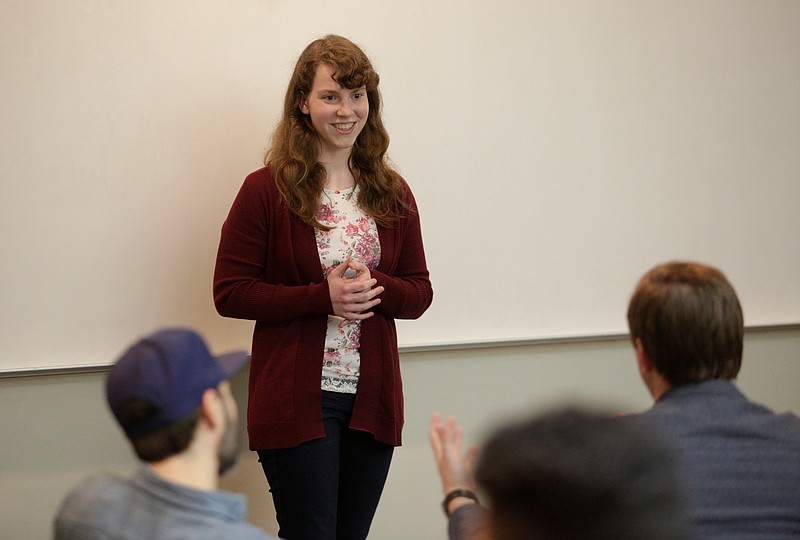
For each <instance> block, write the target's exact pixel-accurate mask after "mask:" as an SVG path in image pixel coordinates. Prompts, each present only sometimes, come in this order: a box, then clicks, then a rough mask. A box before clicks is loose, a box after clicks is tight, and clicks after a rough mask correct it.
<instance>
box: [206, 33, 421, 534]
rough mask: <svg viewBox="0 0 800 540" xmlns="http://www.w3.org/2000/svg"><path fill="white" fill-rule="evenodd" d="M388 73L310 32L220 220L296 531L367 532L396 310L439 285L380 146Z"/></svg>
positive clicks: (397, 416)
mask: <svg viewBox="0 0 800 540" xmlns="http://www.w3.org/2000/svg"><path fill="white" fill-rule="evenodd" d="M378 82H379V77H378V74H377V73H375V71H374V70H373V68H372V65H371V63H370V61H369V59H368V58H367V56H366V55H365V54H364V52H363V51H362V50H361V49H360V48H359V47H358V46H356V45H355V44H353V43H352V42H351V41H349V40H347V39H345V38H343V37H339V36H327V37H325V38H323V39H318V40H316V41H314V42H312V43H311V44H310V45H309V46H308V47H307V48H306V49H305V50H304V51H303V53H302V54H301V56H300V58H299V60H298V61H297V64H296V66H295V69H294V73H293V74H292V78H291V80H290V82H289V87H288V89H287V91H286V98H285V102H284V109H283V115H282V118H281V120H280V122H279V124H278V126H277V127H276V129H275V132H274V134H273V136H272V141H271V148H270V149H269V151H268V152H267V155H266V158H265V163H266V167H264V168H262V169H260V170H258V171H256V172H254V173H252V174H250V175H249V176H248V177H247V178H246V180H245V182H244V184H243V185H242V188H241V190H240V191H239V194H238V195H237V197H236V199H235V201H234V203H233V205H232V207H231V210H230V213H229V215H228V218H227V220H226V221H225V223H224V225H223V227H222V237H221V240H220V246H219V252H218V255H217V264H216V270H215V275H214V301H215V304H216V306H217V310H218V311H219V313H220V314H221V315H223V316H226V317H235V318H241V319H251V320H255V321H256V323H255V330H254V334H253V346H252V361H251V366H250V384H249V394H250V395H249V399H248V416H247V418H248V422H247V423H248V434H249V439H250V448H251V449H252V450H255V451H257V452H258V455H259V461H260V462H261V465H262V467H263V469H264V473H265V475H266V477H267V481H268V482H269V485H270V491H271V492H272V497H273V500H274V502H275V510H276V515H277V520H278V524H279V526H280V531H279V536H280V537H282V538H287V539H290V540H300V539H313V540H320V539H336V538H338V539H347V540H350V539H361V538H366V536H367V533H368V531H369V527H370V524H371V522H372V518H373V515H374V513H375V509H376V507H377V505H378V500H379V499H380V495H381V491H382V490H383V486H384V483H385V481H386V476H387V474H388V471H389V464H390V462H391V458H392V451H393V448H394V446H397V445H399V444H400V442H401V431H402V427H403V395H402V383H401V380H400V367H399V355H398V349H397V335H396V331H395V324H394V319H398V318H400V319H415V318H418V317H419V316H421V315H422V314H423V313H424V312H425V310H426V309H427V308H428V306H429V305H430V303H431V301H432V299H433V290H432V288H431V284H430V281H429V279H428V269H427V266H426V263H425V253H424V250H423V245H422V235H421V231H420V221H419V215H418V213H417V208H416V203H415V201H414V197H413V195H412V193H411V190H410V189H409V187H408V185H407V184H406V183H405V181H403V179H402V178H401V177H400V176H399V175H398V174H397V172H395V171H394V170H393V169H392V168H391V167H390V166H389V165H388V164H387V161H386V158H385V154H386V150H387V148H388V145H389V137H388V134H387V133H386V130H385V128H384V127H383V122H382V120H381V96H380V93H379V91H378Z"/></svg>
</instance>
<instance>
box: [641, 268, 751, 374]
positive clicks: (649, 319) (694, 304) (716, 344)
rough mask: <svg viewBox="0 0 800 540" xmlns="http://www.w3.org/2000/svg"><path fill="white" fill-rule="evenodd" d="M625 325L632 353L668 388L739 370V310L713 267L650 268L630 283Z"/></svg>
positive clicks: (741, 330) (741, 321) (732, 293)
mask: <svg viewBox="0 0 800 540" xmlns="http://www.w3.org/2000/svg"><path fill="white" fill-rule="evenodd" d="M628 326H629V328H630V333H631V339H632V340H633V343H634V346H635V347H637V354H642V355H645V356H646V358H647V361H648V362H649V363H652V366H653V367H654V369H655V370H656V371H657V372H658V373H659V374H660V375H661V376H662V377H663V378H664V379H665V380H666V381H667V383H669V385H670V386H682V385H686V384H692V383H698V382H702V381H706V380H710V379H727V380H732V379H735V378H736V376H737V374H738V373H739V368H740V367H741V364H742V348H743V340H744V319H743V316H742V308H741V306H740V304H739V299H738V298H737V296H736V291H734V289H733V287H732V286H731V284H730V283H729V282H728V280H727V279H726V278H725V276H724V275H723V274H722V272H720V271H719V270H717V269H716V268H713V267H711V266H707V265H704V264H699V263H692V262H670V263H666V264H661V265H658V266H656V267H655V268H653V269H652V270H650V271H649V272H647V273H646V274H645V275H644V276H643V277H642V278H641V279H640V280H639V283H638V285H637V286H636V290H635V291H634V293H633V296H632V298H631V301H630V304H629V305H628ZM640 363H641V361H640Z"/></svg>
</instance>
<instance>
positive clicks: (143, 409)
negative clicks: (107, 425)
mask: <svg viewBox="0 0 800 540" xmlns="http://www.w3.org/2000/svg"><path fill="white" fill-rule="evenodd" d="M156 412H157V408H156V406H155V405H154V404H153V403H152V402H150V401H148V400H144V399H129V400H128V401H126V402H125V403H123V404H122V406H120V408H119V410H118V411H117V412H116V413H115V414H116V415H117V418H118V420H119V423H120V424H121V425H122V426H125V425H129V424H138V423H141V422H144V421H146V420H147V419H148V418H150V417H151V416H153V415H154V414H155V413H156ZM199 420H200V409H199V408H198V409H197V410H195V411H194V412H192V413H190V414H189V415H187V416H186V417H184V418H182V419H181V420H178V421H177V422H173V423H171V424H167V425H166V426H163V427H160V428H158V429H156V430H155V431H152V432H150V433H148V434H146V435H143V436H141V437H136V438H134V439H131V445H132V446H133V450H134V451H135V452H136V455H137V456H139V459H141V460H142V461H148V462H157V461H161V460H164V459H166V458H168V457H170V456H174V455H177V454H180V453H181V452H183V451H184V450H186V449H187V448H188V447H189V444H190V443H191V442H192V439H193V438H194V432H195V429H196V428H197V423H198V422H199Z"/></svg>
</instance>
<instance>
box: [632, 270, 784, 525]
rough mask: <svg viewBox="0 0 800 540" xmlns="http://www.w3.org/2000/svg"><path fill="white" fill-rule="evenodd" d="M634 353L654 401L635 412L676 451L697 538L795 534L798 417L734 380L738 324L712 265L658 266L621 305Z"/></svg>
mask: <svg viewBox="0 0 800 540" xmlns="http://www.w3.org/2000/svg"><path fill="white" fill-rule="evenodd" d="M628 325H629V327H630V331H631V338H632V339H633V344H634V347H635V348H636V359H637V363H638V366H639V372H640V373H641V376H642V379H643V381H644V383H645V385H646V386H647V388H648V389H649V390H650V393H651V394H652V396H653V399H654V400H655V404H654V405H653V407H652V408H651V409H649V410H648V411H646V412H645V413H643V414H642V415H641V417H642V418H643V419H644V420H645V421H647V423H648V424H650V425H652V426H654V427H655V428H656V429H657V430H659V431H660V432H662V433H664V435H665V436H666V437H667V438H669V439H670V440H671V441H674V442H675V444H676V445H677V447H678V450H679V451H680V455H681V457H682V462H683V467H684V478H685V481H686V483H687V484H686V485H687V488H688V495H689V499H688V502H689V504H690V507H689V511H690V518H691V521H692V525H693V528H694V531H693V532H694V534H695V535H696V537H698V538H703V539H714V538H725V539H737V538H771V539H779V538H800V418H798V417H797V416H795V415H794V414H790V413H785V414H775V413H774V412H772V411H771V410H769V409H767V408H766V407H763V406H761V405H758V404H756V403H753V402H751V401H749V400H748V399H747V398H746V397H745V396H744V395H743V394H742V393H741V392H740V391H739V390H738V389H737V388H736V386H735V385H734V383H733V381H734V379H735V378H736V376H737V374H738V373H739V368H740V366H741V362H742V349H743V334H744V324H743V317H742V309H741V306H740V305H739V300H738V298H737V296H736V292H735V291H734V290H733V287H732V286H731V284H730V283H729V282H728V280H727V279H726V278H725V276H724V275H723V274H722V273H721V272H720V271H719V270H717V269H716V268H712V267H709V266H705V265H702V264H696V263H682V262H674V263H669V264H663V265H659V266H657V267H655V268H654V269H652V270H650V271H649V272H647V273H646V274H645V275H644V277H642V279H641V280H640V281H639V284H638V286H637V287H636V290H635V291H634V293H633V297H632V298H631V301H630V304H629V307H628Z"/></svg>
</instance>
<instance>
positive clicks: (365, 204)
mask: <svg viewBox="0 0 800 540" xmlns="http://www.w3.org/2000/svg"><path fill="white" fill-rule="evenodd" d="M320 64H325V65H328V66H330V68H331V70H332V71H333V77H334V79H335V80H336V82H338V83H339V84H340V85H342V86H343V87H344V88H348V89H353V88H360V87H362V86H365V87H366V89H367V99H368V100H369V114H368V116H367V122H366V124H365V125H364V128H363V129H362V131H361V133H360V134H359V136H358V138H357V139H356V142H355V144H354V146H353V149H352V151H351V154H350V169H351V171H352V172H353V176H354V178H355V181H356V185H357V186H358V187H359V198H358V204H359V206H360V207H361V209H362V210H363V211H364V212H365V213H366V214H368V215H369V216H370V217H372V218H373V219H374V220H375V222H376V223H378V224H380V225H382V226H391V225H392V224H394V223H395V222H396V221H397V220H399V219H400V218H402V217H403V215H404V213H405V212H406V211H407V210H408V203H407V202H406V198H405V192H404V190H405V187H404V185H403V182H402V180H401V179H400V175H399V174H398V173H397V172H396V171H395V170H394V169H392V168H391V167H390V166H389V164H388V162H387V158H386V150H387V149H388V147H389V134H388V133H387V132H386V128H384V126H383V121H382V120H381V94H380V91H379V90H378V83H379V81H380V77H379V76H378V74H377V73H376V72H375V70H374V69H373V67H372V64H371V63H370V61H369V58H367V55H366V54H364V52H363V51H362V50H361V49H360V48H359V47H358V46H357V45H356V44H354V43H353V42H351V41H350V40H348V39H346V38H344V37H341V36H336V35H329V36H326V37H324V38H321V39H317V40H315V41H313V42H311V43H310V44H309V45H308V47H306V49H305V50H304V51H303V53H302V54H301V55H300V58H299V59H298V60H297V64H296V65H295V68H294V72H293V73H292V78H291V79H290V81H289V86H288V88H287V89H286V97H285V99H284V104H283V114H282V116H281V119H280V121H279V122H278V125H277V127H276V128H275V131H274V133H273V134H272V140H271V147H270V149H269V150H268V151H267V154H266V156H265V157H264V163H265V164H266V165H268V166H269V167H270V168H271V169H272V174H273V175H274V177H275V179H276V183H277V187H278V191H279V192H280V194H281V197H283V200H284V201H285V202H286V204H287V205H288V206H289V208H290V209H291V210H292V211H293V212H294V213H295V214H297V215H298V216H299V217H300V219H302V220H303V221H304V222H305V223H308V224H309V225H312V226H313V227H316V228H318V229H322V230H330V227H326V226H325V225H322V224H321V223H320V222H319V221H318V220H317V210H318V208H319V197H320V193H322V188H323V186H324V184H325V175H326V173H325V167H324V166H323V165H322V164H321V163H320V162H319V141H318V138H317V133H316V131H315V130H314V126H313V125H312V123H311V117H310V116H309V115H306V114H303V113H302V111H301V110H300V105H301V103H302V101H303V100H304V99H306V98H307V97H308V96H309V94H310V92H311V88H312V86H313V84H314V76H315V75H316V71H317V66H319V65H320Z"/></svg>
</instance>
